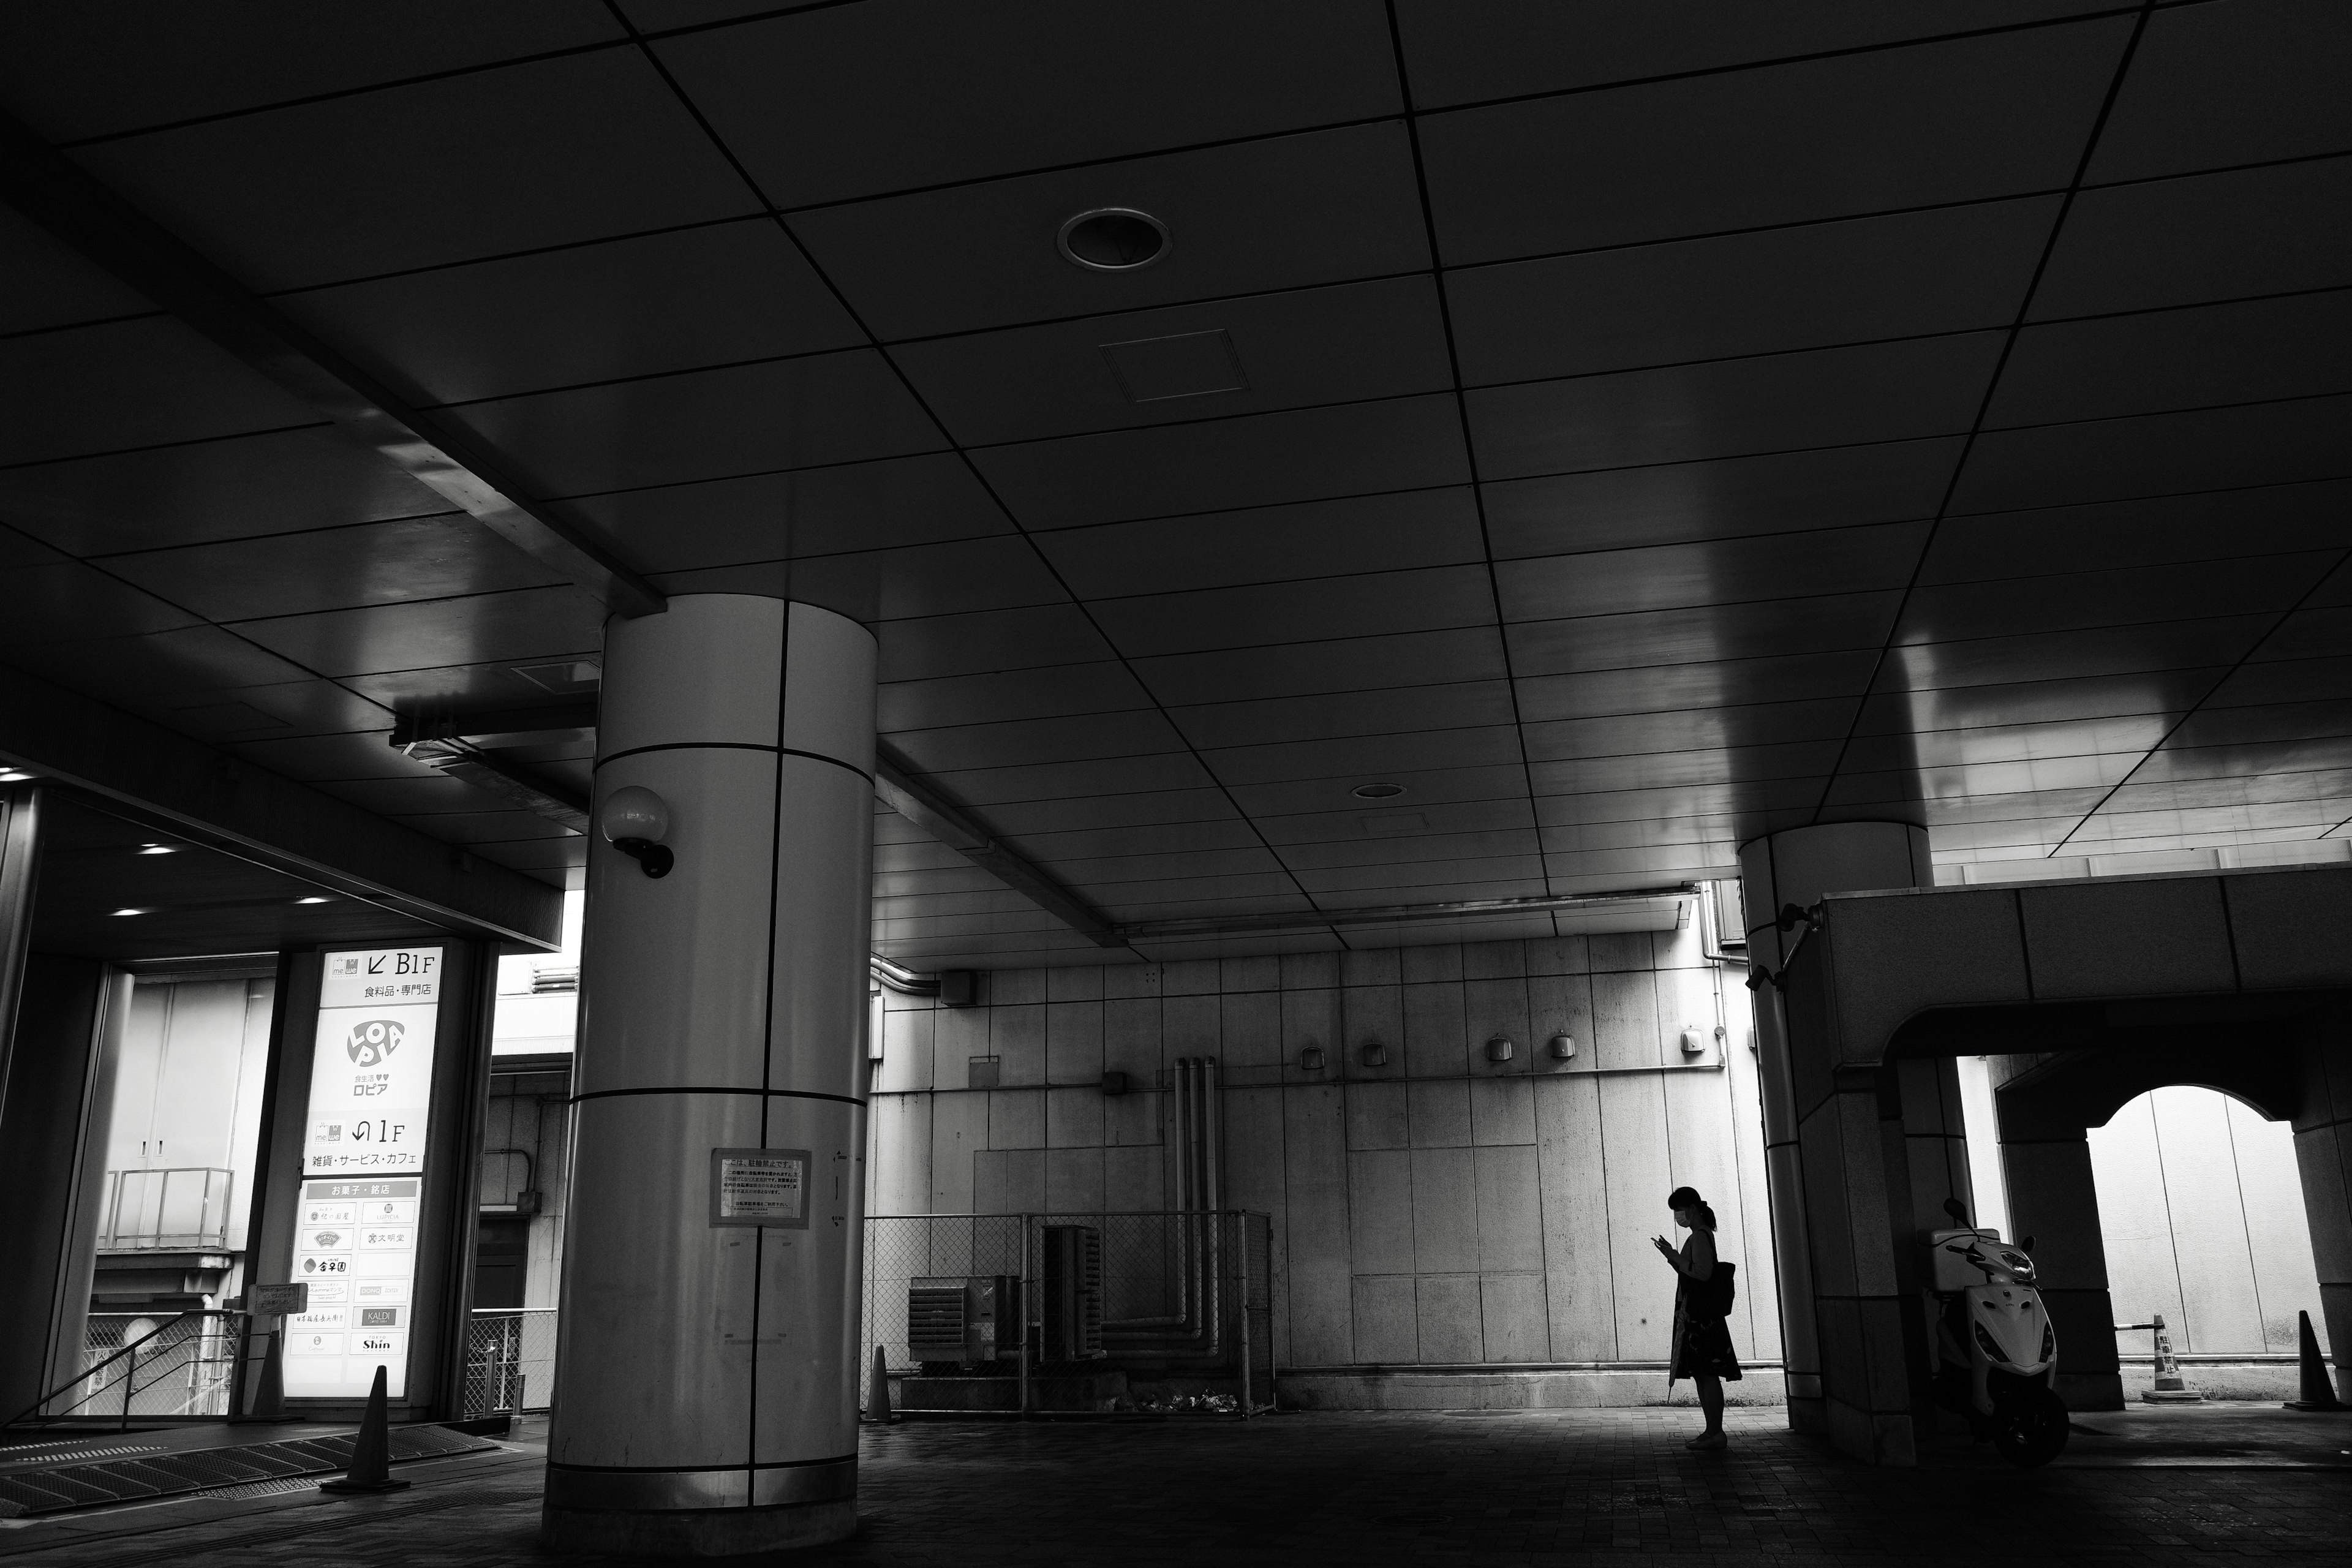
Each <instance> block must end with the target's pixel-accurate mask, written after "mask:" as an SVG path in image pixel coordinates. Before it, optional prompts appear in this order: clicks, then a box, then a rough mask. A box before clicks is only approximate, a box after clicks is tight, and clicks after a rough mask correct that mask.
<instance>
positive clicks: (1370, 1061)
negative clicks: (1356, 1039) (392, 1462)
mask: <svg viewBox="0 0 2352 1568" xmlns="http://www.w3.org/2000/svg"><path fill="white" fill-rule="evenodd" d="M1363 1061H1364V1065H1365V1066H1366V1067H1368V1068H1384V1067H1386V1066H1388V1065H1389V1048H1388V1047H1386V1046H1384V1045H1382V1044H1381V1043H1380V1041H1378V1040H1366V1041H1365V1042H1364V1057H1363Z"/></svg>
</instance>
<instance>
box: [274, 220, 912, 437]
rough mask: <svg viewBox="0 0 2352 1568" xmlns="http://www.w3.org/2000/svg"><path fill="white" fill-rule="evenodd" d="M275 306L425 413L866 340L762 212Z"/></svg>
mask: <svg viewBox="0 0 2352 1568" xmlns="http://www.w3.org/2000/svg"><path fill="white" fill-rule="evenodd" d="M275 303H276V304H277V306H278V309H280V310H284V311H285V312H286V313H287V314H289V316H291V317H293V318H294V319H295V320H296V321H300V322H302V323H303V324H304V325H306V326H308V327H310V328H311V329H312V330H313V331H317V332H318V333H319V334H320V336H321V337H323V338H325V339H326V340H327V341H328V342H333V343H341V344H347V345H357V344H373V345H381V346H380V347H379V348H378V349H377V351H376V353H375V354H374V355H373V356H370V357H372V359H373V367H374V368H375V369H377V370H379V371H381V372H383V373H385V374H391V375H394V376H396V377H397V378H398V379H399V380H400V381H401V382H402V383H404V384H405V385H406V386H408V387H410V388H413V389H414V394H415V396H416V398H417V400H418V401H419V402H420V403H425V404H433V403H465V402H470V401H473V400H475V399H478V398H485V397H502V396H506V395H509V394H512V393H519V392H537V391H541V390H544V389H547V388H551V387H562V386H576V385H581V384H586V383H590V382H607V381H625V380H627V379H629V378H631V377H634V376H642V375H656V374H663V373H665V372H668V371H677V370H692V369H696V368H698V367H701V366H705V365H719V364H739V363H744V362H746V361H750V360H763V359H777V358H781V357H782V356H784V355H787V354H801V353H816V352H818V351H820V350H824V349H845V348H851V347H855V346H857V345H861V344H863V343H864V342H865V341H866V334H865V333H863V332H861V331H858V330H857V326H856V322H854V321H851V320H850V317H849V312H848V311H846V310H844V309H842V307H841V303H840V301H839V300H835V298H834V297H833V294H832V292H831V291H830V290H829V289H826V288H825V286H824V283H823V282H822V281H820V280H819V279H818V278H817V276H816V273H815V271H814V269H813V268H811V267H810V266H809V264H808V262H807V261H806V260H805V259H803V257H802V255H801V252H800V247H798V246H796V245H794V244H793V242H792V240H791V238H790V237H788V236H786V235H785V233H784V232H783V230H782V229H781V228H779V227H778V226H776V224H775V223H774V222H773V221H772V219H769V218H765V217H757V218H743V219H738V220H736V221H733V222H730V223H718V224H709V225H704V226H698V227H693V228H686V229H677V230H673V231H671V232H668V233H664V234H650V235H640V236H636V237H632V238H628V239H615V240H608V241H606V242H604V243H603V244H601V245H581V246H570V247H564V248H562V249H558V250H543V251H535V252H532V253H531V254H530V255H528V256H517V257H509V258H504V259H501V260H497V261H479V262H475V263H472V264H471V265H467V266H460V267H443V268H431V269H428V270H425V271H421V272H407V273H402V274H400V275H398V276H396V277H393V278H382V279H374V280H373V281H370V282H365V283H351V284H345V285H343V286H341V287H340V288H332V289H308V290H304V291H302V292H299V293H295V294H286V295H280V296H279V297H278V300H276V301H275ZM387 353H388V356H389V357H385V356H386V355H387Z"/></svg>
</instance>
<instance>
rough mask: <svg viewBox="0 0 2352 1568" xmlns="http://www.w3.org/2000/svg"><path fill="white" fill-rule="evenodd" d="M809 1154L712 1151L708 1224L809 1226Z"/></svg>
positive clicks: (806, 1152) (804, 1227) (761, 1151)
mask: <svg viewBox="0 0 2352 1568" xmlns="http://www.w3.org/2000/svg"><path fill="white" fill-rule="evenodd" d="M808 1172H809V1152H808V1151H807V1150H805V1149H713V1150H712V1151H711V1152H710V1223H711V1224H713V1225H768V1226H782V1227H784V1228H785V1229H788V1230H806V1229H807V1228H808V1222H809V1220H808Z"/></svg>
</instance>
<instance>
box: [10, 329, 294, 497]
mask: <svg viewBox="0 0 2352 1568" xmlns="http://www.w3.org/2000/svg"><path fill="white" fill-rule="evenodd" d="M317 423H319V416H318V414H317V412H316V411H315V410H313V409H312V408H311V407H310V405H308V404H306V403H303V402H301V401H299V400H298V399H296V398H294V397H292V396H290V395H288V394H286V393H284V392H281V391H279V390H278V388H277V387H276V386H275V385H273V384H270V383H269V382H268V381H265V380H263V379H262V378H261V376H260V375H258V374H256V373H255V372H253V371H250V370H247V368H246V367H245V366H244V365H242V364H240V363H237V362H236V360H233V359H231V358H230V357H229V356H228V355H227V354H226V353H222V352H221V351H220V350H219V349H217V348H215V347H214V346H213V345H212V344H211V343H210V342H206V341H205V340H204V339H203V338H201V337H198V336H197V335H196V333H195V332H194V330H193V329H191V328H189V327H187V326H185V325H184V324H182V323H181V322H180V321H176V320H173V318H171V317H168V316H142V317H140V318H137V319H136V320H132V321H108V322H103V323H100V324H98V325H94V326H86V327H71V328H68V329H65V330H63V331H54V332H35V333H32V334H30V335H29V336H24V337H15V338H7V339H0V466H9V467H13V466H15V465H16V464H19V463H39V462H47V461H51V460H53V459H55V458H79V457H88V456H91V455H93V454H97V453H101V452H115V451H123V450H127V449H131V448H134V447H160V446H165V445H172V444H178V443H184V442H189V441H204V440H210V439H213V438H215V437H222V436H240V435H245V434H247V433H249V432H253V431H257V430H283V429H290V428H292V427H294V426H304V425H316V424H317Z"/></svg>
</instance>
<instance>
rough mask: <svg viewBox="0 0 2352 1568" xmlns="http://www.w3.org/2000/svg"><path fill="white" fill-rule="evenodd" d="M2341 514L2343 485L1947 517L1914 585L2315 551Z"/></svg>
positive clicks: (2351, 489)
mask: <svg viewBox="0 0 2352 1568" xmlns="http://www.w3.org/2000/svg"><path fill="white" fill-rule="evenodd" d="M2347 508H2352V483H2347V482H2345V481H2343V480H2340V479H2339V480H2333V481H2322V482H2319V483H2315V484H2302V485H2267V486H2263V487H2261V488H2258V489H2241V490H2226V491H2221V492H2218V493H2213V494H2205V495H2186V496H2154V497H2147V498H2143V499H2141V500H2125V501H2105V502H2100V503H2097V504H2095V505H2090V506H2074V507H2051V508H2046V509H2043V510H2036V511H2013V512H1993V513H1988V514H1985V515H1981V516H1972V517H1948V518H1946V519H1944V521H1942V522H1941V523H1939V524H1937V529H1936V539H1935V542H1934V543H1933V544H1931V545H1929V546H1928V549H1927V563H1926V564H1925V565H1924V566H1922V567H1921V568H1920V572H1919V580H1920V581H1921V582H1922V583H1967V582H1981V581H1985V580H1988V579H1991V578H1997V577H2017V576H2039V575H2044V574H2052V573H2059V572H2095V571H2099V570H2101V569H2103V568H2108V567H2128V566H2140V565H2154V564H2158V563H2164V562H2173V561H2210V560H2213V559H2216V558H2218V557H2221V556H2225V555H2272V554H2279V553H2284V552H2290V551H2298V550H2312V549H2320V548H2325V547H2326V546H2328V545H2331V544H2335V543H2336V542H2339V541H2340V540H2341V539H2342V537H2343V533H2344V517H2345V514H2346V511H2347Z"/></svg>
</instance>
